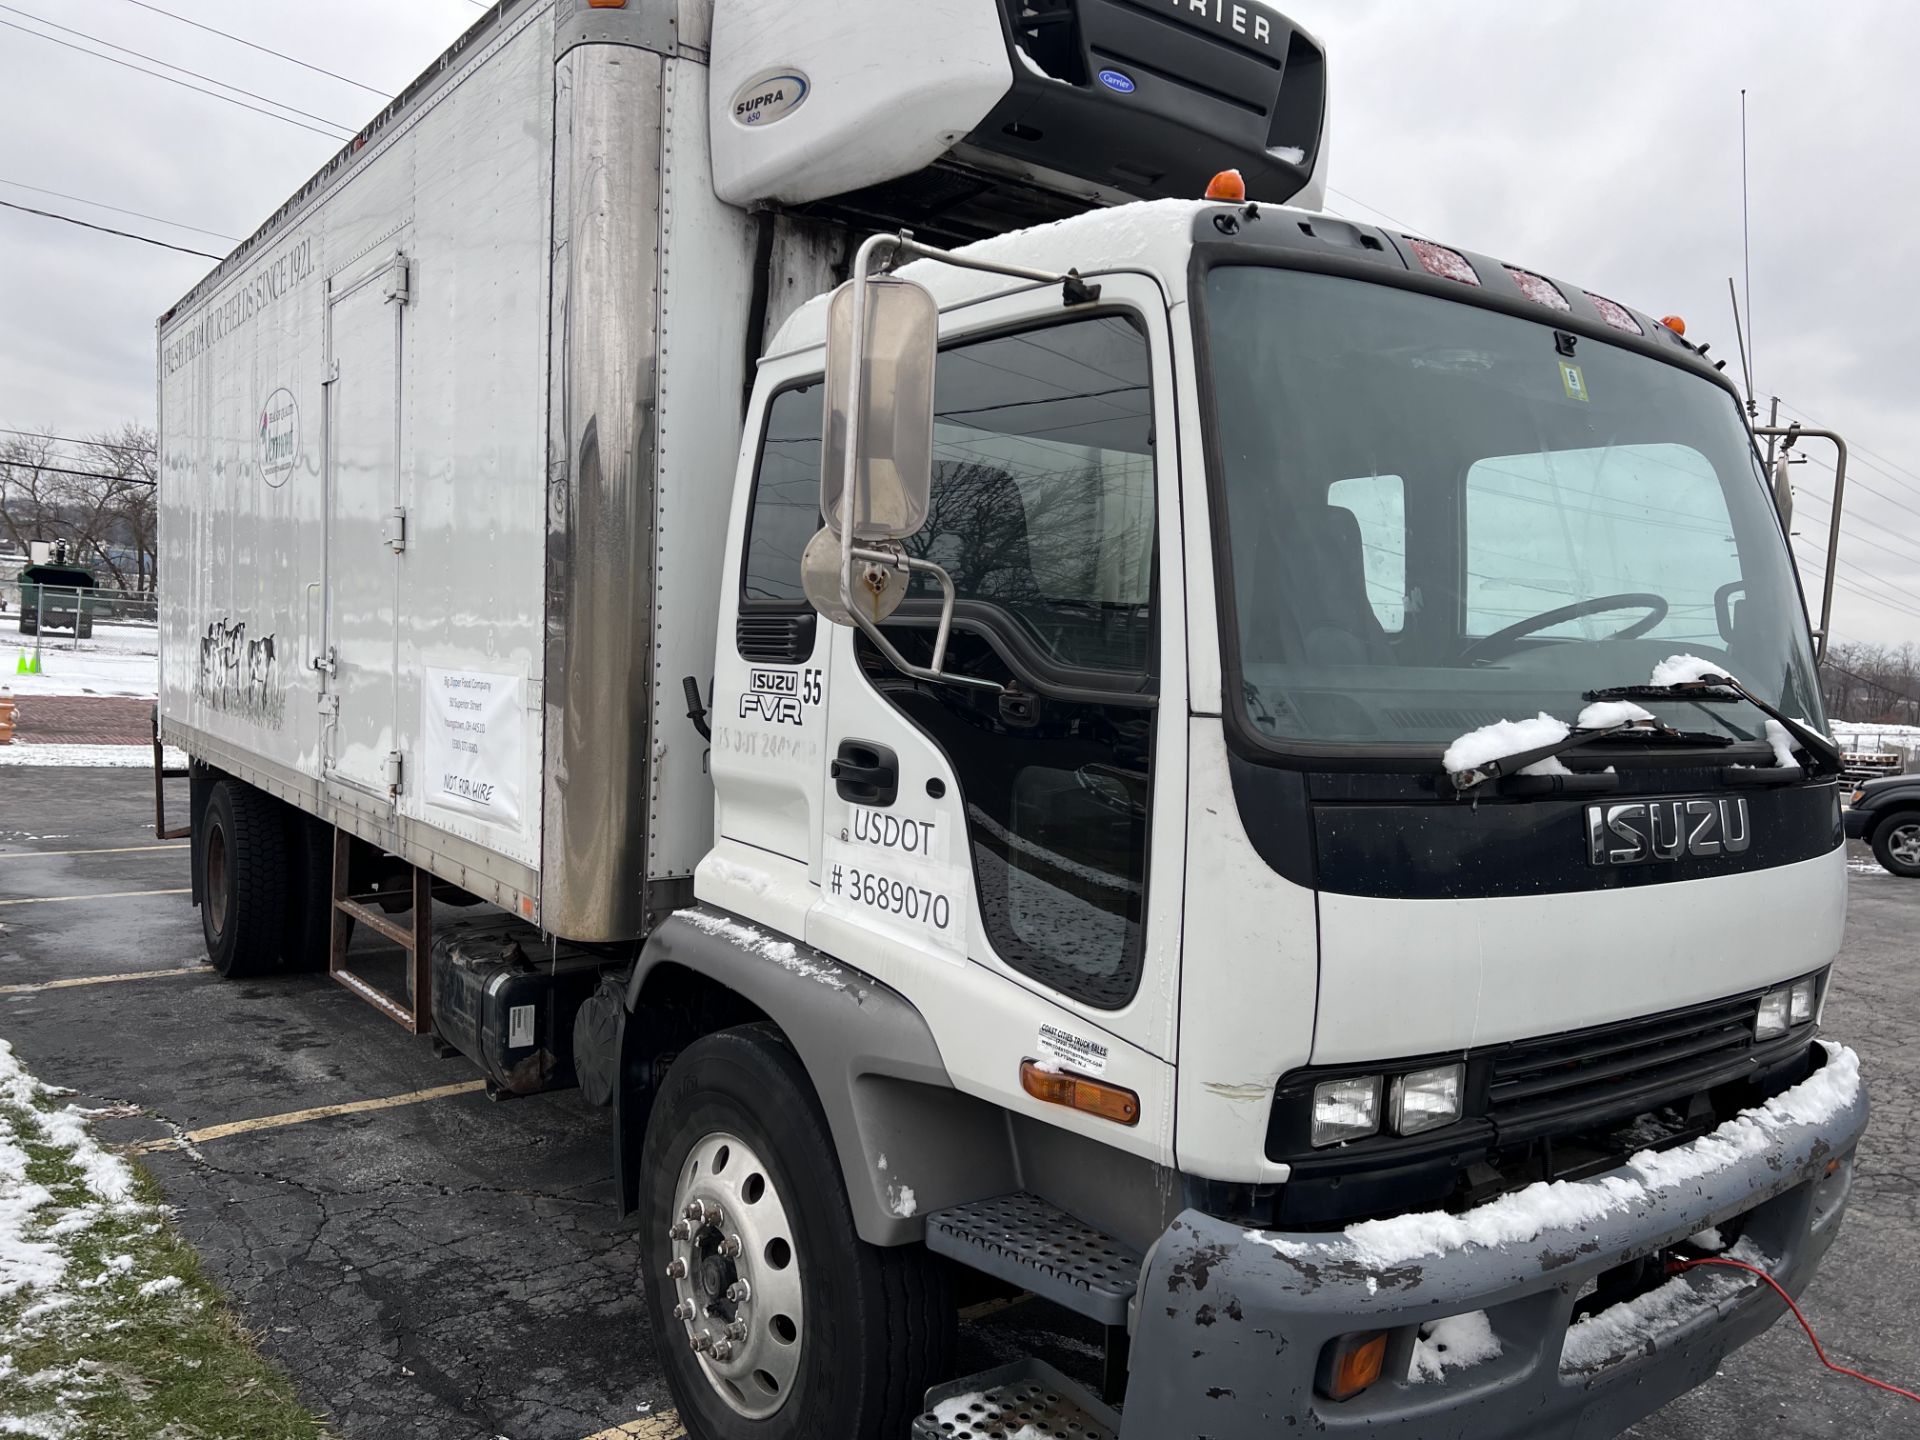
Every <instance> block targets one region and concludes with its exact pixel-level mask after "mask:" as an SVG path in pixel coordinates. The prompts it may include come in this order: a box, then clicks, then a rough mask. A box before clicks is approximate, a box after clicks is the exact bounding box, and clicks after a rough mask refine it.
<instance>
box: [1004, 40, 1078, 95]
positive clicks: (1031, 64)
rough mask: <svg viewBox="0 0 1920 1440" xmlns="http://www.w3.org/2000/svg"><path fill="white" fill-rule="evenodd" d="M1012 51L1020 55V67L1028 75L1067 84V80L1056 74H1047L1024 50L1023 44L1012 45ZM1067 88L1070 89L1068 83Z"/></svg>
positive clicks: (1051, 82) (1050, 82)
mask: <svg viewBox="0 0 1920 1440" xmlns="http://www.w3.org/2000/svg"><path fill="white" fill-rule="evenodd" d="M1013 53H1014V54H1016V55H1018V56H1019V57H1020V65H1021V68H1022V69H1024V70H1025V71H1026V72H1027V73H1028V74H1029V75H1038V76H1039V77H1040V78H1041V79H1042V80H1045V81H1046V82H1047V83H1048V84H1050V85H1067V84H1068V82H1067V81H1065V80H1062V79H1061V78H1060V77H1059V76H1058V75H1049V74H1048V73H1047V72H1046V71H1044V70H1042V69H1041V68H1040V62H1039V61H1038V60H1036V59H1034V58H1033V56H1031V55H1029V54H1028V53H1027V52H1026V49H1025V47H1024V46H1020V45H1016V46H1014V47H1013ZM1068 88H1069V89H1071V88H1072V87H1071V86H1070V85H1069V86H1068Z"/></svg>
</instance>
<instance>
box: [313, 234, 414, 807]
mask: <svg viewBox="0 0 1920 1440" xmlns="http://www.w3.org/2000/svg"><path fill="white" fill-rule="evenodd" d="M405 276H406V261H405V259H404V258H403V257H401V256H398V255H396V256H394V257H392V258H391V259H389V260H387V261H386V262H385V263H383V264H381V265H379V266H378V267H376V268H375V269H373V270H372V271H371V272H362V273H361V274H359V275H358V276H357V277H354V278H351V279H349V280H348V281H347V283H345V284H344V285H342V283H341V282H340V281H337V280H336V281H335V282H334V283H333V287H332V288H331V290H330V293H329V295H328V303H327V355H328V372H327V373H328V377H329V378H328V384H327V549H326V631H325V634H326V645H325V648H324V650H323V652H322V659H321V664H322V665H323V666H330V667H331V670H330V671H329V673H328V674H327V683H326V689H325V693H324V698H323V700H322V705H323V707H324V709H325V710H326V711H327V712H328V713H327V720H328V723H327V726H326V736H327V739H326V745H325V751H324V753H325V756H326V776H327V778H328V779H329V780H334V781H339V782H341V783H344V784H346V785H349V786H352V787H353V788H354V789H355V790H360V791H365V792H367V793H370V794H372V795H375V796H379V797H381V798H384V799H388V800H391V798H392V796H393V794H394V792H395V786H396V784H397V781H398V769H397V764H396V763H395V761H394V758H393V757H396V756H397V755H398V753H399V740H398V730H397V727H396V720H397V718H398V717H397V687H396V684H395V671H396V667H397V652H398V643H397V642H398V626H399V608H398V603H397V591H398V579H399V577H398V565H399V548H398V547H402V546H404V544H405V540H404V520H403V518H402V517H401V515H400V514H399V513H398V508H399V475H398V460H399V455H400V384H401V374H400V353H401V352H400V343H401V332H400V327H401V326H402V324H403V323H404V320H403V316H404V314H405V309H406V307H405V304H404V303H403V297H404V295H405Z"/></svg>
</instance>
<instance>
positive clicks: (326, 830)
mask: <svg viewBox="0 0 1920 1440" xmlns="http://www.w3.org/2000/svg"><path fill="white" fill-rule="evenodd" d="M282 808H283V809H284V810H285V811H286V821H287V842H286V843H287V907H286V915H285V920H284V922H283V924H282V925H281V934H280V961H281V964H283V965H285V966H286V968H287V969H288V970H291V971H294V972H297V973H304V972H309V971H314V970H324V969H326V968H327V949H328V946H329V945H330V944H331V943H332V941H333V827H332V826H330V825H326V824H323V823H321V822H320V821H318V820H316V819H314V818H313V816H311V815H309V814H307V813H306V812H305V811H304V810H296V809H294V807H293V806H291V805H287V806H283V807H282ZM341 923H342V924H346V925H351V924H352V923H353V922H352V921H351V920H350V919H348V918H347V917H346V916H342V917H341Z"/></svg>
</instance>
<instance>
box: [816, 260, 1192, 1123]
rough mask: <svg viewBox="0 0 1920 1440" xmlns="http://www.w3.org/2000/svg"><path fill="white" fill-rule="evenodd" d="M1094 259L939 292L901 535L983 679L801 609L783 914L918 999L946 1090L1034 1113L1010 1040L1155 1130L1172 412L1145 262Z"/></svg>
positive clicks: (1174, 799)
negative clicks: (794, 833)
mask: <svg viewBox="0 0 1920 1440" xmlns="http://www.w3.org/2000/svg"><path fill="white" fill-rule="evenodd" d="M1101 283H1102V285H1103V287H1104V290H1103V294H1102V298H1101V301H1100V303H1099V304H1098V305H1097V306H1079V307H1075V308H1073V309H1064V308H1063V307H1062V306H1061V305H1060V303H1059V292H1058V290H1057V289H1051V290H1047V291H1028V292H1023V293H1021V294H1018V295H1014V296H1007V297H1002V298H999V299H996V300H992V301H987V302H982V303H978V304H975V305H971V306H967V307H964V308H962V309H959V310H957V311H955V312H952V313H950V314H949V315H948V316H946V317H944V318H943V342H942V350H941V356H940V361H939V366H938V371H937V381H936V397H935V411H936V420H935V429H934V473H933V485H932V495H931V500H932V513H931V518H930V520H929V523H928V525H927V527H926V528H925V530H923V531H922V532H921V534H919V535H917V536H915V537H913V538H912V539H911V540H910V541H908V542H907V546H908V549H909V550H910V551H911V552H912V553H914V554H916V555H919V556H922V557H924V558H927V559H931V560H934V561H937V562H938V563H939V564H940V565H942V566H943V567H944V568H945V569H946V570H947V571H948V573H949V574H950V575H951V576H952V578H953V581H954V584H955V587H956V590H957V593H958V596H959V602H958V607H957V609H956V614H955V626H954V634H953V638H952V641H951V643H950V646H949V650H948V659H947V664H948V666H949V668H950V669H957V670H961V671H964V672H966V673H969V674H973V675H978V676H984V677H990V678H992V679H994V680H995V681H998V682H1000V683H1001V684H1002V685H1003V686H1005V687H1006V690H1005V693H1001V694H995V693H993V692H990V691H982V690H975V689H962V688H959V687H953V686H945V685H937V684H929V683H922V682H918V681H914V680H911V679H908V678H907V677H905V676H903V675H901V674H899V673H898V672H897V671H895V670H894V669H893V668H892V667H891V666H890V665H889V664H888V663H887V662H886V661H885V660H884V659H883V658H882V657H881V655H880V654H879V652H878V650H877V649H876V647H874V646H873V645H872V644H871V642H869V641H868V640H867V639H866V638H865V637H864V636H862V635H859V634H858V633H857V632H855V631H853V630H850V629H846V628H843V627H840V626H831V627H829V626H827V625H826V624H825V623H824V622H822V630H823V631H825V632H826V634H825V637H824V646H823V648H824V649H825V651H826V658H827V684H826V720H825V726H824V731H823V734H822V748H823V751H824V756H823V758H824V760H825V774H824V776H823V788H822V799H821V806H820V815H821V819H822V822H823V827H822V833H821V837H820V845H819V849H818V856H819V869H818V873H817V877H816V878H817V882H818V884H819V887H820V889H819V900H818V903H817V905H816V906H815V908H814V910H813V913H812V914H811V916H810V917H809V920H808V928H807V936H806V938H807V939H808V940H809V942H810V943H813V944H815V945H817V946H819V947H820V948H822V949H824V950H826V951H828V952H830V953H833V954H836V955H839V956H842V957H843V958H845V959H846V960H847V961H848V962H850V963H851V964H854V965H856V966H858V967H859V968H861V969H863V970H866V971H868V972H869V973H871V974H873V975H875V976H876V977H877V978H879V979H881V980H883V981H885V982H886V983H888V984H890V985H893V986H894V987H895V988H897V989H899V990H901V991H902V992H903V993H905V994H906V995H908V997H909V998H911V999H912V1000H914V1001H915V1003H916V1004H917V1005H918V1006H919V1008H920V1010H921V1012H922V1014H923V1015H925V1016H926V1018H927V1020H928V1023H929V1024H930V1025H931V1026H932V1028H933V1030H934V1033H935V1036H936V1038H937V1039H938V1041H939V1043H940V1047H941V1052H942V1055H943V1056H944V1057H945V1059H946V1061H947V1064H948V1067H949V1070H950V1071H951V1073H952V1074H953V1077H954V1079H955V1081H956V1083H958V1084H959V1085H960V1086H961V1087H962V1088H963V1089H967V1090H971V1091H973V1092H975V1093H979V1094H984V1095H988V1096H991V1097H992V1098H995V1099H997V1100H999V1101H1001V1102H1002V1103H1004V1104H1008V1105H1010V1106H1012V1107H1014V1108H1016V1109H1028V1110H1035V1111H1036V1113H1041V1112H1040V1111H1039V1110H1038V1109H1037V1107H1036V1102H1034V1101H1033V1100H1031V1099H1030V1098H1029V1097H1028V1096H1027V1095H1025V1094H1024V1092H1023V1090H1022V1087H1021V1083H1020V1067H1021V1063H1022V1061H1023V1060H1025V1059H1038V1060H1049V1059H1051V1060H1054V1061H1058V1062H1061V1063H1063V1064H1066V1065H1068V1066H1070V1068H1074V1069H1077V1070H1080V1071H1082V1072H1084V1073H1093V1074H1097V1075H1103V1076H1104V1077H1106V1078H1108V1079H1112V1080H1114V1081H1115V1083H1118V1084H1121V1085H1124V1086H1127V1087H1128V1088H1131V1089H1135V1090H1136V1091H1138V1092H1139V1093H1140V1095H1141V1100H1142V1109H1143V1112H1145V1113H1144V1115H1143V1124H1142V1130H1143V1131H1146V1133H1145V1134H1142V1135H1140V1136H1138V1137H1137V1138H1136V1140H1135V1142H1134V1144H1135V1145H1137V1146H1138V1147H1139V1148H1142V1149H1145V1150H1155V1151H1156V1153H1157V1150H1156V1147H1157V1145H1158V1141H1159V1139H1164V1140H1166V1141H1167V1142H1168V1143H1170V1141H1171V1118H1170V1111H1169V1112H1166V1113H1165V1115H1164V1119H1163V1116H1162V1114H1160V1113H1156V1112H1157V1111H1158V1110H1160V1108H1161V1107H1159V1106H1158V1105H1157V1104H1156V1101H1155V1099H1154V1097H1155V1096H1158V1095H1160V1094H1161V1093H1162V1090H1163V1087H1164V1086H1166V1085H1167V1084H1168V1077H1169V1076H1170V1069H1169V1065H1168V1062H1170V1061H1171V1060H1172V1058H1173V1041H1174V1027H1175V1015H1176V1005H1175V997H1176V995H1177V991H1178V971H1179V953H1180V952H1179V943H1178V942H1179V925H1180V895H1181V891H1182V885H1183V875H1182V868H1183V859H1182V839H1183V833H1184V822H1183V819H1182V816H1183V814H1184V803H1185V749H1186V727H1185V725H1184V723H1183V721H1184V716H1185V714H1186V700H1185V673H1186V659H1185V643H1184V625H1183V622H1182V613H1183V612H1182V606H1181V601H1180V596H1181V593H1182V592H1181V581H1180V573H1181V566H1180V555H1181V546H1180V540H1179V527H1178V515H1179V507H1178V503H1177V496H1178V478H1179V477H1178V472H1177V461H1176V452H1175V443H1174V437H1175V431H1176V427H1175V422H1174V418H1173V417H1174V403H1173V391H1172V383H1173V382H1172V370H1171V366H1170V364H1169V359H1168V352H1169V334H1168V325H1167V312H1166V306H1165V303H1164V301H1163V299H1162V297H1161V295H1160V292H1159V289H1158V287H1157V286H1156V285H1155V284H1153V283H1152V282H1151V281H1149V280H1147V279H1145V278H1144V277H1139V276H1117V277H1102V282H1101ZM938 613H939V605H938V591H937V589H936V588H935V587H934V586H933V585H932V584H931V583H928V584H925V585H921V584H920V582H919V581H916V588H914V589H912V590H910V591H909V595H908V599H907V600H906V602H905V603H904V604H903V605H902V607H901V609H900V611H899V612H898V613H897V614H896V615H895V616H894V617H893V619H892V620H891V621H890V622H888V625H887V634H888V636H889V638H890V639H891V640H892V641H893V642H894V644H895V645H897V646H898V647H899V648H900V649H901V651H902V652H903V653H905V654H906V655H907V656H908V657H909V658H910V659H914V660H917V661H919V662H920V663H926V661H927V660H928V658H929V657H930V655H931V649H932V637H933V633H934V628H935V625H936V622H937V617H938ZM1044 1113H1045V1116H1046V1118H1047V1119H1049V1120H1052V1121H1054V1122H1055V1123H1059V1124H1066V1125H1069V1126H1070V1127H1071V1128H1086V1129H1089V1130H1090V1132H1091V1133H1097V1134H1099V1135H1100V1137H1101V1138H1102V1139H1107V1140H1112V1141H1115V1142H1116V1143H1126V1142H1125V1141H1124V1140H1122V1139H1121V1137H1118V1136H1116V1135H1114V1134H1113V1133H1111V1132H1112V1130H1113V1127H1112V1125H1111V1123H1110V1122H1106V1121H1099V1120H1092V1119H1089V1118H1088V1117H1084V1116H1079V1115H1074V1114H1071V1113H1070V1112H1062V1111H1061V1110H1059V1109H1058V1108H1057V1107H1047V1108H1046V1110H1045V1112H1044ZM1149 1117H1150V1118H1149ZM1148 1125H1151V1126H1152V1127H1153V1128H1154V1130H1160V1131H1161V1132H1162V1133H1161V1135H1160V1136H1158V1137H1156V1136H1155V1135H1154V1134H1153V1131H1151V1130H1147V1126H1148Z"/></svg>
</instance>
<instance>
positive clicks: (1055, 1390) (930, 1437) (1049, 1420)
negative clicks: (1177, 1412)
mask: <svg viewBox="0 0 1920 1440" xmlns="http://www.w3.org/2000/svg"><path fill="white" fill-rule="evenodd" d="M926 1407H927V1408H926V1413H924V1414H923V1415H921V1416H919V1417H918V1418H917V1419H915V1420H914V1422H913V1440H1005V1437H1009V1436H1015V1435H1036V1436H1038V1435H1047V1436H1052V1435H1058V1436H1071V1437H1072V1440H1116V1437H1117V1436H1118V1435H1119V1434H1120V1417H1119V1416H1118V1415H1116V1414H1114V1412H1113V1411H1112V1410H1110V1409H1108V1408H1107V1407H1106V1406H1105V1405H1102V1404H1101V1403H1100V1402H1099V1401H1098V1400H1096V1399H1094V1398H1093V1396H1091V1395H1089V1394H1088V1393H1087V1392H1086V1391H1085V1390H1083V1389H1082V1388H1081V1387H1080V1386H1079V1385H1077V1384H1075V1383H1074V1382H1073V1381H1072V1380H1069V1379H1068V1378H1067V1377H1066V1376H1064V1375H1062V1374H1061V1373H1060V1372H1059V1371H1058V1370H1055V1369H1054V1368H1053V1367H1052V1366H1051V1365H1048V1364H1046V1363H1045V1362H1044V1361H1040V1360H1031V1359H1029V1360H1016V1361H1014V1362H1013V1364H1011V1365H1002V1366H1000V1367H999V1368H998V1369H996V1370H983V1371H982V1372H981V1373H980V1374H978V1375H969V1376H968V1377H967V1378H966V1379H964V1380H955V1381H953V1382H952V1383H951V1384H948V1385H936V1386H934V1387H933V1389H931V1390H929V1391H927V1400H926Z"/></svg>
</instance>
